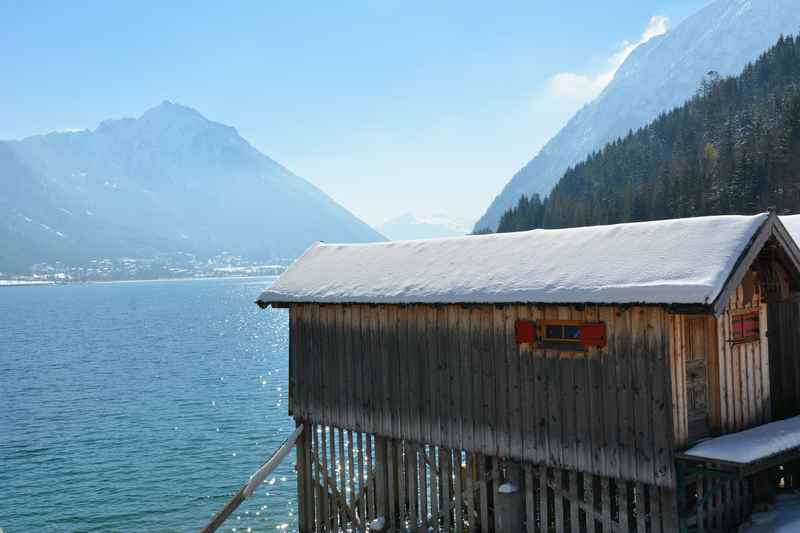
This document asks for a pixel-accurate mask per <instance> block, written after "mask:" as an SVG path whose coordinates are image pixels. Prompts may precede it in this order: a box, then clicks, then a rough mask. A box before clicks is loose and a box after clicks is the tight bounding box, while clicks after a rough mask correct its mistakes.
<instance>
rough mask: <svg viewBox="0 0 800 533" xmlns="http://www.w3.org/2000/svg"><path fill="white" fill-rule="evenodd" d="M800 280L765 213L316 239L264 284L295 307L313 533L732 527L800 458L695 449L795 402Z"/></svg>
mask: <svg viewBox="0 0 800 533" xmlns="http://www.w3.org/2000/svg"><path fill="white" fill-rule="evenodd" d="M798 290H800V251H799V250H798V247H797V245H796V244H795V242H794V241H793V240H792V238H791V236H790V235H789V233H788V232H787V230H786V229H785V228H784V226H783V224H782V223H781V222H780V220H779V219H778V217H776V216H775V215H774V214H766V213H765V214H759V215H755V216H717V217H699V218H691V219H678V220H665V221H656V222H642V223H632V224H620V225H611V226H594V227H585V228H574V229H563V230H533V231H528V232H520V233H509V234H497V235H483V236H468V237H459V238H448V239H434V240H428V241H406V242H388V243H373V244H354V245H334V244H318V245H315V246H313V247H312V248H310V249H309V250H308V251H307V252H306V253H305V254H304V255H303V256H302V257H301V258H300V259H298V260H297V261H296V262H295V263H294V264H293V265H292V266H291V267H290V268H289V269H288V270H287V271H286V272H285V273H284V274H283V275H282V276H281V277H280V278H279V279H278V280H277V281H276V282H275V283H274V284H273V286H272V287H270V288H269V289H268V290H266V291H265V292H264V293H263V294H261V296H260V297H259V298H258V304H259V305H260V306H261V307H268V306H272V307H275V308H288V309H289V313H290V370H289V372H290V376H289V411H290V414H291V415H292V416H293V417H294V418H295V420H296V422H297V425H298V427H300V426H303V428H304V431H302V433H301V434H300V437H299V440H298V441H297V472H298V500H299V508H298V523H299V530H300V531H302V532H312V531H341V530H356V531H357V530H365V529H367V528H369V529H372V530H384V531H407V530H412V531H429V530H434V531H481V532H489V531H527V532H550V531H555V532H564V531H581V532H583V531H586V532H601V531H602V532H604V533H605V532H610V531H625V532H627V531H636V532H638V533H644V532H662V531H678V530H679V529H680V530H687V529H689V528H693V529H697V530H698V531H728V530H731V529H733V528H735V526H736V525H737V524H739V523H741V522H742V521H743V520H745V519H746V517H747V515H748V514H749V512H750V510H751V508H752V506H753V502H754V501H755V500H757V499H758V498H759V494H761V493H764V494H771V490H772V489H770V488H769V487H767V488H764V486H763V485H765V484H766V485H769V486H770V487H772V486H775V485H776V483H779V484H781V486H789V485H791V484H792V483H795V484H796V485H795V486H798V485H800V484H797V481H798V480H797V479H796V477H797V476H796V474H797V472H798V470H796V469H795V467H794V466H792V465H793V464H794V463H792V462H791V461H793V460H794V459H795V455H792V454H793V453H795V452H796V450H793V449H792V450H781V452H782V455H780V456H779V458H778V459H776V458H775V457H773V456H771V459H770V460H771V462H770V463H769V465H767V464H766V463H763V461H762V460H763V457H760V458H758V460H750V461H749V462H747V463H746V464H745V463H741V464H740V463H737V462H736V461H730V460H721V459H717V458H715V456H714V455H713V454H711V455H709V456H704V455H702V454H700V455H694V456H693V455H691V452H692V446H693V445H694V444H695V443H697V442H699V441H702V440H703V439H709V438H713V437H716V436H719V435H725V434H739V433H740V432H742V431H743V430H747V429H748V428H757V427H759V426H763V425H765V424H767V423H770V422H772V421H773V419H775V418H790V417H793V416H796V415H798V414H800V399H799V398H797V391H796V390H786V389H785V387H784V388H781V387H777V388H776V386H775V383H776V381H778V380H780V379H782V377H780V376H776V375H775V374H774V373H773V371H772V369H773V367H774V365H775V364H776V363H774V361H775V357H780V360H781V361H782V363H781V364H784V365H786V364H792V365H796V364H797V363H796V362H797V357H798V352H800V343H798V341H797V340H796V337H797V336H798V335H797V322H796V320H797V316H796V315H793V314H792V312H790V311H791V309H792V307H791V306H792V305H795V304H794V303H792V302H796V296H795V295H796V294H798ZM781 305H783V306H786V307H784V308H781V309H778V307H774V306H781ZM787 309H788V310H789V311H787ZM780 317H784V321H780V320H781V318H780ZM787 317H788V318H787ZM773 319H774V320H776V323H775V324H773V323H772V320H773ZM776 354H778V355H776ZM787 362H788V363H787ZM790 388H791V386H790ZM776 390H777V391H778V393H779V396H776V393H775V391H776ZM776 415H777V416H776ZM742 438H746V435H745V436H744V437H742ZM707 442H710V441H707ZM798 445H799V446H800V443H798ZM759 461H762V462H759ZM775 461H778V462H777V463H776V462H775ZM759 464H764V465H765V466H764V468H760V467H759V466H758V465H759ZM759 472H767V474H763V473H759ZM778 473H780V475H778ZM759 476H761V477H759ZM765 476H766V477H765ZM770 476H771V477H770ZM792 476H794V477H792ZM778 478H780V479H778ZM759 480H761V481H759ZM765 480H766V481H765Z"/></svg>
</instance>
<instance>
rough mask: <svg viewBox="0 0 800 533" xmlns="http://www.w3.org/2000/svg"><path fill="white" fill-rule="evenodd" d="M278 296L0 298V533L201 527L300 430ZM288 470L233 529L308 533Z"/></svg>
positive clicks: (162, 291) (253, 289)
mask: <svg viewBox="0 0 800 533" xmlns="http://www.w3.org/2000/svg"><path fill="white" fill-rule="evenodd" d="M269 283H270V280H269V279H227V280H193V281H164V282H143V283H111V284H89V285H62V286H54V287H20V288H3V289H0V528H2V529H3V530H4V531H5V533H18V532H31V531H36V532H60V531H69V532H77V531H103V532H115V531H120V532H123V531H125V532H127V531H130V532H134V531H135V532H149V531H198V530H199V529H200V528H201V527H202V526H203V525H205V523H206V522H207V520H208V519H209V518H210V517H211V516H212V515H213V514H214V512H216V511H217V510H218V509H219V508H221V507H222V506H223V505H224V504H225V502H226V501H227V499H228V498H229V497H230V496H231V495H232V494H233V493H234V492H235V491H236V490H238V488H239V487H240V485H241V484H242V483H243V482H244V481H246V480H247V478H248V476H249V475H250V474H251V473H252V472H253V471H254V470H255V469H256V468H258V466H259V465H260V464H261V463H262V462H263V461H264V460H265V459H266V458H267V457H268V456H269V455H270V454H271V453H272V452H273V451H274V450H275V449H276V448H277V447H278V446H279V445H280V444H281V442H282V441H283V440H284V439H285V438H286V436H288V434H289V433H291V431H292V430H293V429H294V423H293V421H292V420H291V418H289V416H288V414H287V407H286V401H287V368H288V316H287V313H286V311H282V310H271V309H270V310H260V309H258V307H257V306H256V305H255V304H254V303H253V301H254V300H255V299H256V297H257V296H258V294H259V290H260V289H262V288H263V287H264V286H266V285H269ZM292 464H293V457H290V458H287V461H285V462H284V464H283V465H282V466H281V467H280V469H279V470H278V471H277V472H276V474H275V476H274V477H271V478H269V479H268V480H267V483H265V484H264V485H262V486H261V487H260V489H259V490H258V491H257V493H256V494H254V495H253V496H252V497H251V499H249V500H248V501H247V502H245V503H244V504H243V506H242V507H240V510H239V512H237V513H236V514H235V515H234V516H232V517H231V518H230V519H229V520H228V522H226V524H225V527H224V528H223V530H224V531H240V532H241V531H276V530H280V529H289V530H293V529H296V520H295V509H296V502H295V490H296V489H295V477H294V472H293V466H292Z"/></svg>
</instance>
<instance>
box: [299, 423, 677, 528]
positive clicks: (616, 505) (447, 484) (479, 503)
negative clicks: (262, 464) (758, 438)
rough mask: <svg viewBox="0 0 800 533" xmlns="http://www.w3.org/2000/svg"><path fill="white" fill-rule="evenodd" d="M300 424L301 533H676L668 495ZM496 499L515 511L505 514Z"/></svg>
mask: <svg viewBox="0 0 800 533" xmlns="http://www.w3.org/2000/svg"><path fill="white" fill-rule="evenodd" d="M300 422H301V420H300V419H298V423H300ZM302 423H303V424H305V427H306V428H307V429H308V431H307V432H305V433H304V438H302V439H301V440H300V441H298V446H297V466H298V501H299V508H298V526H299V530H300V531H301V532H302V533H310V532H317V531H331V532H333V531H364V530H366V527H367V526H368V525H369V524H370V522H372V521H373V520H375V519H377V518H379V517H380V518H382V519H383V520H384V526H385V527H384V529H383V530H384V531H428V532H449V531H465V532H466V531H469V532H481V533H484V532H486V533H488V532H494V531H497V532H501V531H503V532H510V531H514V533H517V532H520V533H522V532H525V533H552V532H554V533H566V532H578V531H585V532H592V533H594V532H601V531H602V532H604V533H606V532H608V533H611V532H632V531H636V532H637V533H648V532H649V533H661V532H671V531H675V530H676V527H677V513H676V509H677V507H676V506H675V502H676V500H675V490H674V489H669V488H664V487H656V486H654V485H648V484H645V483H641V482H634V481H621V480H618V479H609V478H606V477H601V476H594V475H589V474H582V473H578V472H575V471H574V470H573V471H567V470H563V469H558V468H548V467H546V466H540V465H533V464H530V463H518V462H516V461H511V460H502V459H499V458H497V457H491V456H487V455H484V454H480V453H475V452H467V451H464V450H459V449H452V448H446V447H441V446H432V445H422V444H418V443H416V442H413V441H408V440H403V439H389V438H384V437H380V436H377V435H373V434H370V433H362V432H354V431H351V430H346V429H342V428H337V427H331V426H321V425H316V424H311V423H308V422H305V421H302ZM512 480H513V481H512ZM510 481H511V482H513V484H514V486H515V488H516V489H517V491H516V496H508V495H502V496H501V495H500V494H499V493H498V488H499V487H500V485H501V484H503V483H508V482H510ZM500 498H514V499H516V503H517V505H516V506H508V505H505V506H504V505H503V502H501V501H500ZM504 512H505V515H503V513H504Z"/></svg>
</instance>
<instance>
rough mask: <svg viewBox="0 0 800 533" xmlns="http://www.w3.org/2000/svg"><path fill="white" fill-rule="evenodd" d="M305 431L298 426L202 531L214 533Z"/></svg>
mask: <svg viewBox="0 0 800 533" xmlns="http://www.w3.org/2000/svg"><path fill="white" fill-rule="evenodd" d="M301 433H303V424H300V425H298V426H297V428H296V429H295V430H294V431H293V432H292V434H291V435H289V438H287V439H286V440H285V441H284V442H283V444H281V446H280V448H278V449H277V450H275V453H273V454H272V456H271V457H270V458H269V459H268V460H267V462H266V463H264V464H263V465H261V467H260V468H259V469H258V470H256V471H255V472H254V473H253V475H252V476H250V479H248V480H247V482H246V483H245V484H244V485H242V488H241V489H239V492H237V493H236V494H235V495H234V496H233V498H231V499H230V501H228V503H227V504H225V507H223V508H222V509H220V511H219V512H218V513H217V514H215V515H214V518H212V519H211V522H209V523H208V525H207V526H206V527H204V528H203V530H202V533H213V532H214V531H216V530H217V529H218V528H219V527H220V526H221V525H222V524H223V522H225V520H226V519H227V518H228V517H229V516H230V515H231V513H233V512H234V511H235V510H236V509H237V508H238V507H239V506H240V505H241V504H242V502H243V501H245V500H246V499H247V498H248V497H250V495H251V494H253V492H254V491H255V490H256V489H257V488H258V486H259V485H261V483H263V482H264V479H266V477H267V476H268V475H270V474H271V473H272V472H273V471H274V470H275V469H276V468H278V465H280V464H281V463H282V462H283V460H284V459H286V456H287V455H289V452H290V451H291V450H292V448H293V447H294V445H295V443H296V442H297V439H298V438H299V437H300V434H301Z"/></svg>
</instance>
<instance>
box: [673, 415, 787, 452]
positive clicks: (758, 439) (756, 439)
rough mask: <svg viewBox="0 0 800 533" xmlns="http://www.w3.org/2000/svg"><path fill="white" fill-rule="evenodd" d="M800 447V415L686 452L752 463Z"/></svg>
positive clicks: (725, 437) (701, 444) (732, 434)
mask: <svg viewBox="0 0 800 533" xmlns="http://www.w3.org/2000/svg"><path fill="white" fill-rule="evenodd" d="M798 447H800V416H796V417H793V418H787V419H786V420H778V421H777V422H770V423H769V424H764V425H763V426H758V427H754V428H751V429H746V430H744V431H740V432H738V433H731V434H729V435H723V436H721V437H715V438H713V439H709V440H706V441H703V442H701V443H700V444H697V445H696V446H694V447H692V448H690V449H688V450H687V451H685V452H684V454H685V455H692V456H696V457H698V458H701V459H710V460H718V461H730V462H733V463H743V464H745V463H752V462H753V461H758V460H761V459H766V458H767V457H770V456H773V455H776V454H779V453H782V452H785V451H787V450H791V449H793V448H798Z"/></svg>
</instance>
